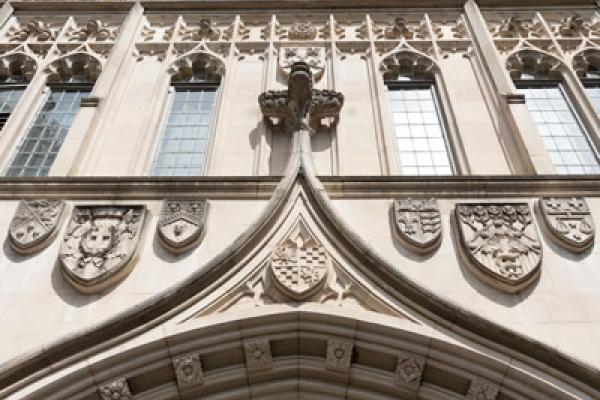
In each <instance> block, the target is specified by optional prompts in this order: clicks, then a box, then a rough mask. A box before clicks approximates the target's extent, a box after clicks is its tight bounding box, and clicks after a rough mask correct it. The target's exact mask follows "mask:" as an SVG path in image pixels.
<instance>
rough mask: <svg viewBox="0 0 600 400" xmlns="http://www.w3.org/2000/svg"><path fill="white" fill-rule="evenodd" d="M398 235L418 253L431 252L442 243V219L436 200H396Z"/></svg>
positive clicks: (395, 217) (395, 210) (395, 214)
mask: <svg viewBox="0 0 600 400" xmlns="http://www.w3.org/2000/svg"><path fill="white" fill-rule="evenodd" d="M392 215H393V220H394V227H395V231H396V234H397V235H398V236H399V238H400V240H401V241H403V242H404V243H407V244H408V245H409V246H410V247H411V248H413V249H414V250H416V251H418V252H429V251H431V250H432V249H433V248H435V247H436V246H437V245H439V243H440V237H441V233H442V217H441V215H440V210H439V208H438V204H437V201H436V200H435V199H397V200H394V206H393V212H392Z"/></svg>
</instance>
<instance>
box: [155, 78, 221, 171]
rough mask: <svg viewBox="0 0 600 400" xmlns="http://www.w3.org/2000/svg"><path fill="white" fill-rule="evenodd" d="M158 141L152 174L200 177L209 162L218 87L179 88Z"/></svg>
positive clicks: (176, 87)
mask: <svg viewBox="0 0 600 400" xmlns="http://www.w3.org/2000/svg"><path fill="white" fill-rule="evenodd" d="M173 89H174V93H173V98H172V103H171V106H170V110H169V114H168V117H167V120H166V123H165V127H164V131H163V132H162V135H161V138H160V140H159V143H158V146H157V149H156V154H155V157H154V162H153V164H152V169H151V175H154V176H195V175H201V174H202V172H203V169H204V163H205V159H206V150H207V148H208V140H209V136H210V129H211V122H212V115H213V110H214V107H215V100H216V94H217V85H196V84H191V85H179V86H174V87H173Z"/></svg>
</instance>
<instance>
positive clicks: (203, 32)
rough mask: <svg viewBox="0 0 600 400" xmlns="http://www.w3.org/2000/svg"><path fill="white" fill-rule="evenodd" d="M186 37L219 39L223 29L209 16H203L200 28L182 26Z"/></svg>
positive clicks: (191, 38) (192, 38)
mask: <svg viewBox="0 0 600 400" xmlns="http://www.w3.org/2000/svg"><path fill="white" fill-rule="evenodd" d="M181 33H182V34H183V38H184V39H190V40H219V38H220V37H221V30H220V29H219V28H217V26H216V24H215V23H214V22H212V21H211V20H210V19H208V18H202V19H201V20H200V23H199V24H198V28H185V27H184V28H182V30H181Z"/></svg>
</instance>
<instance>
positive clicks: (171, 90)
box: [144, 81, 222, 178]
mask: <svg viewBox="0 0 600 400" xmlns="http://www.w3.org/2000/svg"><path fill="white" fill-rule="evenodd" d="M221 86H222V81H198V82H169V86H168V89H167V99H166V101H165V104H164V106H163V111H162V113H161V117H160V120H159V123H158V124H157V125H158V126H159V129H158V134H156V135H155V137H156V138H155V140H154V145H153V146H152V151H151V152H150V154H151V157H149V160H148V162H147V166H146V168H145V174H144V176H146V177H150V178H161V177H167V176H165V175H154V174H153V173H152V172H153V170H154V166H155V161H156V159H157V156H158V152H159V149H160V145H161V141H162V139H163V137H164V134H165V132H166V128H167V126H168V120H169V116H170V115H171V109H172V107H173V103H174V101H175V93H176V92H177V89H178V88H185V89H202V88H210V89H214V93H215V100H214V104H213V109H212V112H211V120H210V125H209V129H208V138H207V139H206V141H207V143H206V148H205V152H204V162H203V163H202V168H201V170H200V171H199V173H198V175H190V176H191V177H195V176H205V174H206V171H207V167H208V163H209V153H210V151H211V148H212V142H213V136H214V130H215V120H216V118H215V117H216V113H217V108H218V107H219V104H220V92H221ZM174 176H175V177H177V176H181V175H174Z"/></svg>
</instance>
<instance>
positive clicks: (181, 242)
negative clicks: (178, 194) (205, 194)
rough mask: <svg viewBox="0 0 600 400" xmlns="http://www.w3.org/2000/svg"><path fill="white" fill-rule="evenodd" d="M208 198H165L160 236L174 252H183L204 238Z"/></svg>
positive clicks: (159, 228) (159, 229) (159, 222)
mask: <svg viewBox="0 0 600 400" xmlns="http://www.w3.org/2000/svg"><path fill="white" fill-rule="evenodd" d="M207 210H208V203H207V201H206V200H200V201H199V200H165V201H164V202H163V205H162V210H161V212H160V218H159V220H158V237H159V238H160V240H161V242H162V244H163V245H164V246H165V247H166V248H167V249H169V250H170V251H172V252H174V253H181V252H184V251H186V250H188V249H189V248H190V247H192V246H194V245H195V244H197V243H198V242H199V241H200V240H201V239H202V234H203V233H204V226H205V223H206V212H207Z"/></svg>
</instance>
